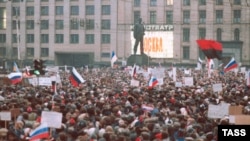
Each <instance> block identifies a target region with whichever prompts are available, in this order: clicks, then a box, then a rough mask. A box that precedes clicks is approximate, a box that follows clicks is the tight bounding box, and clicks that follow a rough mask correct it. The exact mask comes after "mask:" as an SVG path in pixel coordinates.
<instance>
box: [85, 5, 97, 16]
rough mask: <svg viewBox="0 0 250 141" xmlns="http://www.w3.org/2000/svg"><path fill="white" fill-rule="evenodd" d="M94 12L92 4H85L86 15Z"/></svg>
mask: <svg viewBox="0 0 250 141" xmlns="http://www.w3.org/2000/svg"><path fill="white" fill-rule="evenodd" d="M94 14H95V7H94V5H87V6H86V15H94Z"/></svg>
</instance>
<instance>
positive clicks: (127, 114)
mask: <svg viewBox="0 0 250 141" xmlns="http://www.w3.org/2000/svg"><path fill="white" fill-rule="evenodd" d="M141 69H145V70H146V69H147V67H141ZM168 70H169V68H166V71H165V72H166V73H165V77H164V79H163V84H162V85H157V86H155V87H153V88H150V89H149V87H148V82H149V79H150V74H149V77H145V75H143V74H140V73H137V74H136V76H135V77H134V78H133V76H131V74H130V73H129V71H128V70H126V69H124V68H123V69H121V68H120V67H117V68H108V67H105V68H93V69H85V68H84V69H82V70H81V69H77V71H78V72H79V74H81V76H82V77H83V78H84V80H85V82H84V83H82V84H80V85H79V86H78V87H73V86H72V84H71V81H70V79H69V77H70V75H71V74H70V73H67V72H65V71H60V72H59V74H60V78H61V83H57V84H56V87H55V88H56V91H54V90H53V89H51V87H45V86H32V85H21V84H17V85H3V86H1V87H0V95H1V96H0V100H1V101H0V102H1V104H0V106H1V107H0V109H1V111H8V110H10V109H12V108H19V109H20V113H19V114H18V115H17V116H16V117H12V120H11V121H8V124H7V125H5V124H6V122H4V121H1V122H0V123H1V129H0V136H5V135H4V134H3V133H2V132H4V131H6V130H3V129H5V128H6V129H7V131H6V137H5V139H4V138H3V139H2V140H7V141H21V140H29V138H30V132H31V131H32V130H34V129H35V128H37V127H38V126H39V125H40V124H41V113H42V111H56V112H60V113H62V115H63V116H62V125H61V128H50V131H49V137H47V138H44V139H40V140H46V141H49V140H54V141H216V140H217V129H218V128H217V125H219V124H223V125H225V124H230V123H229V118H228V116H226V115H225V117H223V118H219V119H212V118H208V116H207V111H208V104H215V105H216V104H219V103H221V102H225V103H229V104H231V105H242V107H246V106H248V105H249V104H250V103H249V102H250V87H249V86H247V85H246V77H245V74H244V73H240V72H234V71H230V72H227V73H225V74H220V73H219V72H217V71H216V70H215V71H213V72H212V74H211V76H209V77H208V74H207V71H206V70H194V69H192V71H191V74H190V75H191V76H192V77H193V79H194V84H193V85H192V86H185V85H183V86H182V87H175V82H174V80H173V77H172V76H169V73H167V71H168ZM183 76H185V73H184V72H183V70H182V69H180V68H179V69H177V75H176V77H177V78H176V80H177V81H178V80H181V78H182V77H183ZM132 79H135V80H137V81H139V82H140V85H139V86H131V80H132ZM215 83H222V88H223V89H222V91H221V92H213V90H212V84H215ZM51 120H52V121H53V119H51Z"/></svg>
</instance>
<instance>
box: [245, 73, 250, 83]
mask: <svg viewBox="0 0 250 141" xmlns="http://www.w3.org/2000/svg"><path fill="white" fill-rule="evenodd" d="M245 76H246V80H247V86H250V71H248V72H247V73H246V74H245Z"/></svg>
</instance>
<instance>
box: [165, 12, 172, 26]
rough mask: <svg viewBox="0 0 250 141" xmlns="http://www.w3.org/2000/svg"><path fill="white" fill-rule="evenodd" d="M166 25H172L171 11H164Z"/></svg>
mask: <svg viewBox="0 0 250 141" xmlns="http://www.w3.org/2000/svg"><path fill="white" fill-rule="evenodd" d="M166 24H173V11H166Z"/></svg>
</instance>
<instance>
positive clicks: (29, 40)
mask: <svg viewBox="0 0 250 141" xmlns="http://www.w3.org/2000/svg"><path fill="white" fill-rule="evenodd" d="M34 40H35V38H34V34H27V35H26V43H34Z"/></svg>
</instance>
